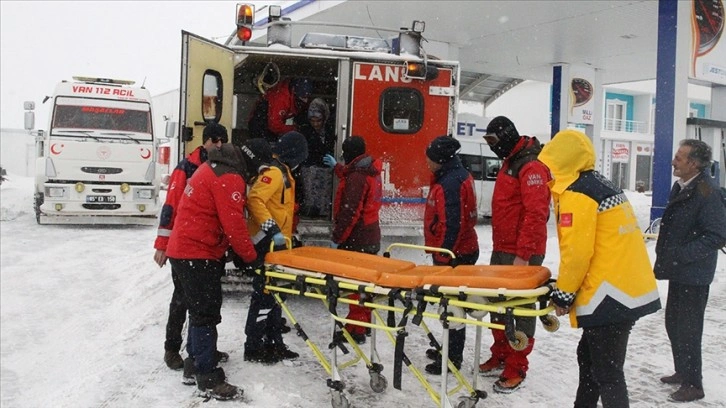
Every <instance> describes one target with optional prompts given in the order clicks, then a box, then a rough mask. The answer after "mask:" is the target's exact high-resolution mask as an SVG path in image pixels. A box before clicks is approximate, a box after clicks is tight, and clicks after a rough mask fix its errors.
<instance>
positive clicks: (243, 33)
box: [237, 4, 255, 44]
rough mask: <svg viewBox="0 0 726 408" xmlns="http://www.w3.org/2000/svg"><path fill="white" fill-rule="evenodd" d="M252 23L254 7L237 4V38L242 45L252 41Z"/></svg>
mask: <svg viewBox="0 0 726 408" xmlns="http://www.w3.org/2000/svg"><path fill="white" fill-rule="evenodd" d="M254 21H255V6H253V5H252V4H237V38H239V40H240V41H242V43H243V44H244V43H246V42H247V41H249V40H250V39H252V25H253V24H254Z"/></svg>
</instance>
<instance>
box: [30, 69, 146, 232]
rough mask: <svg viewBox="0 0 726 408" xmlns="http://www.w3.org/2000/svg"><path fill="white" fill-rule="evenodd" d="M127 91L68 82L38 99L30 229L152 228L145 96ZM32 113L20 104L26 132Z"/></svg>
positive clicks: (140, 90)
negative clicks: (40, 121) (42, 118)
mask: <svg viewBox="0 0 726 408" xmlns="http://www.w3.org/2000/svg"><path fill="white" fill-rule="evenodd" d="M133 84H134V82H133V81H126V80H116V79H108V78H90V77H73V81H62V82H61V83H59V84H58V85H57V86H56V88H55V92H54V93H53V96H52V97H49V98H46V101H48V100H49V101H50V103H51V104H52V106H51V109H50V119H49V122H48V130H47V131H42V130H41V131H36V132H33V134H34V135H35V142H36V143H35V146H36V166H35V167H36V171H35V197H34V199H35V200H34V209H35V216H36V220H37V222H38V224H137V225H156V224H157V213H158V210H159V208H160V207H159V206H160V202H159V185H158V184H159V183H158V181H157V178H156V175H155V173H156V151H155V150H156V149H155V142H156V140H155V137H154V131H153V126H152V117H153V115H152V103H151V95H150V93H149V91H148V90H146V89H145V88H144V87H133V86H132V85H133ZM44 102H45V101H44ZM34 107H35V106H34V103H33V102H26V103H25V109H26V112H25V128H26V129H27V130H30V131H32V130H33V127H34V122H35V116H34V112H33V109H34Z"/></svg>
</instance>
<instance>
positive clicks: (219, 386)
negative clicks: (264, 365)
mask: <svg viewBox="0 0 726 408" xmlns="http://www.w3.org/2000/svg"><path fill="white" fill-rule="evenodd" d="M225 380H226V377H225V375H224V370H222V369H221V368H219V367H217V368H215V369H214V370H213V371H212V372H211V373H207V374H197V388H198V389H199V392H200V394H201V395H202V396H204V397H212V398H214V399H216V400H221V401H224V400H230V399H233V398H237V397H240V396H242V393H243V392H244V391H242V389H241V388H239V387H236V386H234V385H231V384H229V383H227V381H225Z"/></svg>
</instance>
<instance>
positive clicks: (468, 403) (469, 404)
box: [456, 399, 476, 408]
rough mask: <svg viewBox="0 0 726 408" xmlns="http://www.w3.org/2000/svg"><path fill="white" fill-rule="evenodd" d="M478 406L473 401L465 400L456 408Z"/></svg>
mask: <svg viewBox="0 0 726 408" xmlns="http://www.w3.org/2000/svg"><path fill="white" fill-rule="evenodd" d="M475 406H476V401H472V400H468V399H467V400H464V401H461V402H459V404H458V405H457V406H456V408H474V407H475Z"/></svg>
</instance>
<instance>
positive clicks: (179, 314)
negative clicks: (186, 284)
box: [154, 123, 229, 370]
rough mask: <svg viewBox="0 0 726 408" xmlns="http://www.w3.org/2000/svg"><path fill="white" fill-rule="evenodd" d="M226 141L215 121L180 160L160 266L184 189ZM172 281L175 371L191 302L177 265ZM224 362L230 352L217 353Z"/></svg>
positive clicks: (170, 351)
mask: <svg viewBox="0 0 726 408" xmlns="http://www.w3.org/2000/svg"><path fill="white" fill-rule="evenodd" d="M222 143H227V129H225V127H224V126H222V125H219V124H217V123H212V124H209V125H207V126H206V127H205V128H204V131H203V133H202V145H201V146H199V147H197V148H196V149H194V151H192V152H191V153H190V154H189V156H187V157H186V158H185V159H183V160H182V161H180V162H179V164H178V165H177V166H176V168H175V169H174V171H173V172H172V173H171V178H170V179H169V187H168V188H167V192H166V201H165V202H164V206H163V207H162V209H161V215H160V216H159V229H158V230H157V236H156V241H154V248H155V249H156V252H155V253H154V262H156V263H157V264H158V265H159V267H162V266H164V265H165V264H166V259H167V258H166V248H167V246H168V244H169V236H171V231H172V229H173V228H174V219H175V218H176V214H177V210H178V208H179V201H180V200H181V198H182V195H183V194H184V188H185V187H186V185H187V182H188V181H189V179H190V178H191V177H192V174H194V172H195V171H196V170H197V168H198V167H199V166H200V165H201V164H202V163H204V162H205V161H207V152H208V151H209V150H211V149H218V148H219V147H220V146H222ZM171 280H172V282H173V283H174V292H173V293H172V295H171V302H170V303H169V318H168V320H167V323H166V341H165V342H164V362H165V363H166V365H167V367H169V368H171V369H172V370H181V369H182V368H183V367H184V360H183V359H182V357H181V355H180V354H179V351H180V350H181V345H182V330H183V328H184V321H185V320H186V318H187V305H186V302H184V292H183V291H182V288H181V286H180V285H179V277H178V275H177V272H176V271H175V270H174V268H171ZM217 357H218V359H220V360H221V361H227V359H228V358H229V355H228V354H227V353H222V352H220V353H219V356H217Z"/></svg>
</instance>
